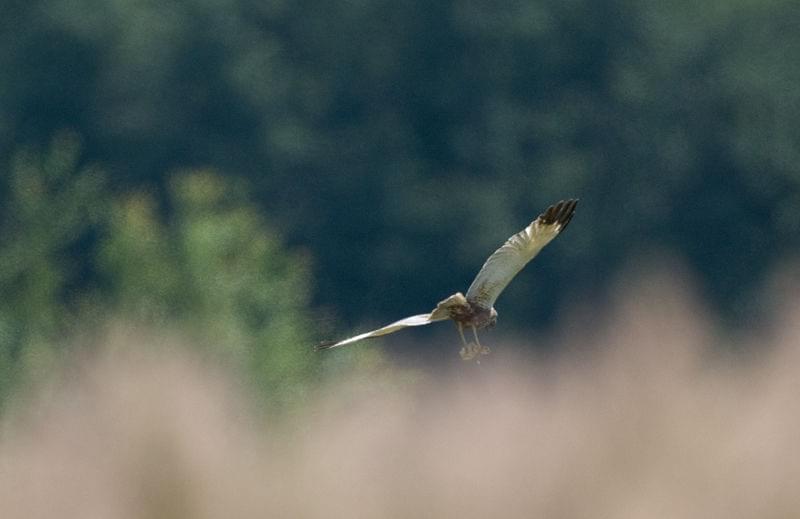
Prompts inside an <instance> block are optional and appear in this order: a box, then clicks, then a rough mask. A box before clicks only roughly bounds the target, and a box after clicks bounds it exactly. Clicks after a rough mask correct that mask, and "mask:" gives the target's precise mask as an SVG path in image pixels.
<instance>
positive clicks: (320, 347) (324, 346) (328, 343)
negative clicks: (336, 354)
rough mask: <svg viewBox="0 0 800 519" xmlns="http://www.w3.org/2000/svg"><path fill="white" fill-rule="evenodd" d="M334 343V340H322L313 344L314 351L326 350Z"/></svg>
mask: <svg viewBox="0 0 800 519" xmlns="http://www.w3.org/2000/svg"><path fill="white" fill-rule="evenodd" d="M334 344H336V341H322V342H320V343H319V344H317V345H316V346H314V351H322V350H328V349H330V348H332V347H333V345H334Z"/></svg>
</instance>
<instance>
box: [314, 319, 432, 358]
mask: <svg viewBox="0 0 800 519" xmlns="http://www.w3.org/2000/svg"><path fill="white" fill-rule="evenodd" d="M441 320H442V319H441V318H437V319H432V318H431V314H419V315H412V316H411V317H406V318H405V319H400V320H399V321H396V322H393V323H392V324H387V325H386V326H384V327H383V328H378V329H377V330H372V331H371V332H366V333H362V334H360V335H356V336H355V337H350V338H349V339H345V340H343V341H339V342H329V343H322V344H320V345H319V346H317V349H318V350H327V349H330V348H338V347H339V346H344V345H345V344H350V343H353V342H356V341H361V340H364V339H371V338H373V337H380V336H381V335H387V334H390V333H394V332H396V331H398V330H402V329H403V328H408V327H409V326H424V325H426V324H430V323H435V322H436V321H441Z"/></svg>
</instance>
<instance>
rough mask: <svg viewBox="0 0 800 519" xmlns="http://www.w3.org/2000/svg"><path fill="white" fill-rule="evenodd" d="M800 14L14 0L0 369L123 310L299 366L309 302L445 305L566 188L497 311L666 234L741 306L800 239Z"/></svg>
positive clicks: (692, 8)
mask: <svg viewBox="0 0 800 519" xmlns="http://www.w3.org/2000/svg"><path fill="white" fill-rule="evenodd" d="M799 23H800V9H799V8H798V4H797V2H796V1H794V0H773V1H761V0H711V1H709V2H689V1H684V0H672V1H669V2H653V1H637V2H632V1H627V0H602V1H562V0H540V1H505V2H493V1H488V0H434V1H430V0H425V1H422V0H412V1H408V2H388V1H384V0H366V1H360V2H319V1H303V0H299V1H295V2H288V1H283V0H268V1H261V0H259V1H252V0H202V1H201V0H187V1H184V2H180V3H175V2H138V1H134V0H119V1H113V2H97V1H94V0H69V1H67V0H29V1H18V0H10V1H6V2H5V3H4V5H3V9H2V16H1V17H0V70H2V71H3V73H2V74H0V215H2V221H1V222H0V232H2V235H1V236H0V240H2V241H0V295H2V300H0V341H1V342H0V371H2V377H0V384H2V385H3V386H4V387H5V386H7V385H8V384H12V382H10V381H11V380H13V379H15V378H16V377H18V376H20V374H21V373H24V372H25V371H26V370H27V369H31V368H23V366H30V367H32V368H34V369H38V367H43V366H47V365H48V364H49V363H51V362H52V359H53V355H55V354H58V352H59V350H60V348H62V346H61V343H62V342H63V341H55V340H54V339H56V338H63V337H67V336H69V335H71V333H70V332H75V331H81V332H83V331H84V330H85V328H86V325H87V323H90V324H91V323H101V322H104V321H105V320H106V319H107V318H108V316H109V315H114V316H120V317H122V318H125V319H134V320H141V321H144V322H147V323H156V324H159V325H162V326H167V327H170V326H179V327H181V328H183V329H191V330H192V331H193V332H194V333H196V334H197V335H198V336H202V337H204V338H206V339H208V342H209V343H212V344H215V345H217V347H219V348H221V349H222V350H223V351H226V352H230V353H231V354H232V355H235V356H240V357H241V358H243V359H245V361H246V363H247V364H248V365H250V366H253V367H255V372H257V373H259V379H260V380H264V381H266V382H265V384H266V387H267V388H271V389H270V391H272V390H274V388H275V387H277V386H278V385H280V387H284V388H285V387H287V386H292V384H289V383H288V381H295V380H296V381H302V380H307V379H308V378H309V376H310V374H312V373H315V369H316V367H315V362H316V361H315V360H314V358H313V357H311V356H309V355H307V353H305V352H306V351H307V350H308V348H309V345H310V344H312V343H313V341H314V340H316V339H318V338H320V337H319V336H318V335H319V332H318V331H314V332H312V331H311V327H309V326H307V325H306V323H307V322H308V321H307V319H308V316H309V315H310V314H309V307H310V306H311V305H313V308H314V309H315V310H314V312H315V315H322V316H326V317H327V316H333V317H335V318H336V321H335V322H337V323H342V324H341V330H340V331H345V330H346V329H348V328H349V327H351V326H355V325H356V324H360V323H362V322H365V321H371V322H379V321H383V320H388V319H393V318H398V317H400V316H403V315H407V314H409V313H414V312H419V311H426V310H428V309H429V308H430V306H431V305H432V304H433V303H435V302H436V301H438V300H439V299H441V298H442V297H443V296H446V295H448V294H450V293H452V292H453V291H455V290H458V289H461V290H463V289H465V288H466V287H467V286H468V284H469V282H470V280H471V279H472V276H474V274H475V273H476V271H477V270H478V268H479V267H480V265H481V263H482V262H483V260H484V258H485V257H486V256H487V255H488V254H489V253H490V252H491V251H492V250H494V248H495V247H496V246H498V245H499V244H500V243H501V242H502V241H503V239H505V238H506V237H507V236H509V235H510V234H511V233H513V232H516V231H517V230H519V228H521V227H522V226H523V225H525V224H527V223H528V222H529V221H530V220H531V219H532V218H533V217H534V216H535V215H536V214H537V212H538V211H540V210H541V209H543V208H544V207H545V206H546V205H547V204H549V203H551V202H554V201H556V200H558V199H561V198H566V197H579V198H581V199H582V201H581V205H580V207H579V214H578V215H577V216H576V218H575V220H574V223H573V224H572V226H571V227H570V230H569V233H568V234H567V235H565V237H564V238H561V239H559V240H558V241H556V242H555V243H554V244H553V245H552V246H551V247H552V248H553V250H550V249H548V251H546V253H545V254H543V255H542V256H541V257H540V259H538V260H537V263H536V269H535V271H533V272H525V273H523V275H522V276H521V277H520V278H519V279H518V280H517V281H515V282H514V283H513V284H512V285H511V286H510V287H509V289H508V290H507V292H506V293H505V294H504V295H503V298H502V299H501V300H500V302H499V311H500V314H501V321H502V323H503V326H504V328H505V329H507V330H514V329H517V330H525V329H531V328H533V327H536V326H540V325H542V324H543V323H545V322H552V321H553V319H552V318H553V316H554V315H555V313H556V312H557V310H558V309H560V308H568V307H570V305H571V304H573V303H574V302H575V301H578V300H583V299H584V298H586V297H587V296H591V297H598V294H602V293H603V292H604V291H605V289H606V288H607V284H608V280H609V279H612V278H614V277H615V275H616V274H618V273H619V272H620V271H621V269H622V268H623V265H625V264H626V261H627V259H628V258H629V257H631V256H633V255H636V254H638V253H641V252H647V251H649V250H653V249H656V250H671V251H673V252H675V253H677V254H678V255H679V256H681V257H682V258H684V259H685V260H686V261H687V263H688V264H689V265H690V267H691V268H692V269H693V270H694V271H696V272H698V273H699V280H700V283H701V286H702V291H703V292H704V293H706V294H707V295H708V297H709V298H710V300H711V302H712V304H713V305H714V306H715V307H717V308H719V309H720V310H721V312H722V315H723V316H724V317H725V319H727V321H728V322H731V323H732V322H738V323H742V322H745V321H746V320H747V319H749V318H750V317H751V316H752V315H753V314H754V313H758V309H759V308H760V307H761V305H759V304H754V300H756V298H757V297H758V293H757V291H756V290H755V287H757V286H759V285H760V284H761V281H762V280H763V279H762V278H763V277H764V275H765V273H766V272H767V271H769V269H770V268H771V267H772V266H774V265H775V264H777V263H779V262H780V261H782V260H783V259H784V258H785V257H787V256H789V255H791V254H796V252H797V249H798V245H800V189H798V187H800V131H798V125H797V121H799V120H800V88H798V85H800V60H798V59H797V58H798V56H800V31H797V27H798V24H799ZM567 236H568V237H569V238H568V240H567ZM657 303H658V302H657V301H654V302H653V304H657ZM314 324H315V327H314V328H315V329H316V327H317V326H318V325H319V324H320V322H319V321H315V322H314ZM223 344H224V345H225V346H219V345H223Z"/></svg>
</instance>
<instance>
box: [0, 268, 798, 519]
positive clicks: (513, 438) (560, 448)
mask: <svg viewBox="0 0 800 519" xmlns="http://www.w3.org/2000/svg"><path fill="white" fill-rule="evenodd" d="M795 274H796V273H795ZM795 279H796V278H795ZM784 285H785V283H784ZM653 292H657V293H658V294H659V297H661V298H662V304H661V305H660V306H659V307H656V306H653V305H646V304H641V302H642V301H649V300H652V297H653ZM797 296H798V294H797V293H796V292H795V293H794V294H792V297H789V298H786V300H785V301H784V302H783V304H782V305H777V306H775V307H774V309H775V310H776V312H775V315H776V317H777V316H780V317H777V318H776V319H775V321H774V322H773V325H774V326H772V327H770V328H768V329H766V330H763V333H758V334H754V335H753V336H752V337H751V340H754V341H756V342H757V343H758V344H759V348H760V350H759V352H758V355H735V354H733V353H732V352H733V351H735V350H744V349H746V347H744V346H739V347H736V346H734V345H732V344H726V345H725V347H724V348H720V347H719V345H718V344H717V341H718V340H719V338H718V337H717V336H716V335H715V333H714V326H713V324H712V323H711V322H709V321H708V320H707V318H706V316H705V315H704V313H703V312H702V311H701V308H702V304H701V302H700V301H697V300H695V299H693V298H692V297H691V290H687V289H686V287H685V286H683V284H682V277H681V276H680V275H676V274H675V273H670V272H666V273H662V274H661V275H660V276H659V277H658V278H656V279H653V278H649V277H645V278H643V279H638V280H636V281H635V282H634V283H633V284H626V285H625V286H624V289H623V290H622V291H621V292H620V293H618V294H617V295H616V296H615V297H613V298H612V301H613V303H612V304H611V305H609V308H606V309H605V310H606V311H604V312H603V315H602V317H601V321H602V322H603V324H604V326H602V327H601V330H600V331H598V329H596V328H595V327H593V326H589V327H587V326H585V325H581V324H578V325H576V326H570V327H569V328H568V329H565V330H563V332H564V334H563V336H564V337H566V338H565V339H564V340H563V342H562V343H561V345H560V347H559V348H555V347H554V348H553V349H554V350H558V351H559V352H560V353H559V354H558V355H557V356H554V357H552V358H549V359H547V360H541V361H539V362H536V363H528V362H525V361H524V360H521V361H520V359H516V360H515V359H508V358H507V356H506V358H505V360H502V359H503V357H492V356H490V357H488V358H487V363H485V364H481V366H475V365H474V364H473V365H467V364H463V366H465V367H467V366H468V367H469V368H473V369H468V368H466V369H465V368H462V369H460V370H451V371H449V372H443V371H442V370H435V371H431V372H430V374H429V375H430V376H428V377H425V378H421V379H420V380H418V381H417V383H415V384H414V385H413V386H410V385H405V387H403V386H402V385H395V386H394V387H392V388H388V387H386V386H385V385H384V387H380V386H381V384H379V383H377V381H371V383H370V384H369V385H368V386H367V385H364V384H360V385H355V386H354V384H353V381H352V380H350V379H347V380H335V381H328V383H327V384H326V385H324V386H323V387H322V388H320V389H321V391H319V392H316V394H315V396H314V397H313V398H311V399H310V402H311V404H310V405H309V406H308V407H307V408H305V409H304V410H303V412H302V413H299V414H297V415H295V416H293V417H292V419H290V420H288V421H286V420H282V421H278V422H276V421H275V420H274V417H272V416H268V417H266V419H264V417H263V415H260V414H259V413H255V414H254V412H253V409H252V408H251V406H250V405H248V401H249V399H248V397H247V396H246V395H242V393H241V391H240V390H241V387H240V386H239V385H238V384H237V383H236V382H233V381H232V380H231V376H232V375H234V376H235V373H231V372H229V371H227V370H225V369H221V368H220V366H219V365H218V364H213V365H212V364H210V363H208V362H207V359H205V360H203V359H198V358H197V356H196V354H193V353H191V352H189V351H185V350H182V349H180V348H177V347H175V346H174V345H173V347H172V348H171V350H170V351H166V352H165V351H164V349H163V348H154V347H153V345H152V344H148V343H149V342H150V341H148V340H146V339H144V340H143V339H142V338H140V337H134V336H128V337H127V338H122V339H121V338H120V337H117V338H112V339H111V340H110V342H112V343H114V344H113V351H112V352H111V353H108V352H107V351H106V350H104V349H102V348H100V349H99V351H101V352H102V353H100V354H98V355H92V356H83V357H82V358H80V359H79V360H80V362H72V363H69V365H68V367H67V368H66V369H64V371H63V373H62V375H63V376H62V377H60V378H59V380H58V382H55V383H52V384H49V385H47V386H45V387H44V388H43V389H42V398H39V399H33V400H32V402H31V405H30V406H28V407H27V408H26V409H24V410H19V411H18V412H16V413H12V414H7V415H6V416H5V417H4V418H3V420H2V421H0V425H2V427H1V429H2V430H3V431H4V434H3V435H2V436H0V459H2V467H3V470H2V471H0V503H1V504H2V510H3V517H4V518H9V519H15V518H25V519H28V518H31V517H53V516H57V517H64V518H73V517H74V518H79V517H87V516H94V517H119V518H141V517H171V518H198V517H200V518H223V517H232V516H233V517H272V516H279V517H309V518H315V517H320V518H322V517H324V518H328V517H354V516H358V517H375V518H383V517H431V516H433V517H465V518H473V517H475V518H485V517H491V516H498V515H499V516H502V517H509V518H518V517H519V518H529V517H575V518H595V517H670V518H696V517H727V518H742V519H744V518H748V519H749V518H753V517H795V516H796V515H797V512H798V510H800V493H798V492H797V474H798V472H799V471H800V457H798V456H796V455H794V453H795V452H796V449H797V437H798V434H800V414H799V413H798V408H797V393H798V390H800V379H799V378H798V377H797V365H798V362H799V361H800V358H798V354H800V350H798V348H797V337H798V327H799V326H800V313H798V310H800V307H798V299H797ZM584 324H585V323H584ZM723 340H724V341H728V340H729V339H723ZM120 342H121V344H120ZM125 343H127V344H125ZM106 346H108V344H107V345H106ZM494 361H500V362H496V363H493V362H494ZM459 362H460V361H459ZM384 375H385V376H384V381H385V380H391V379H393V378H396V377H397V374H396V373H393V372H391V371H389V372H387V373H385V374H384Z"/></svg>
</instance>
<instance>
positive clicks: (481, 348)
mask: <svg viewBox="0 0 800 519" xmlns="http://www.w3.org/2000/svg"><path fill="white" fill-rule="evenodd" d="M472 334H473V335H474V336H475V344H476V345H477V346H478V349H477V352H476V355H477V354H478V353H480V354H481V355H489V354H490V353H491V352H492V350H490V349H489V347H488V346H483V345H482V344H481V341H479V340H478V329H477V328H475V327H474V326H473V327H472Z"/></svg>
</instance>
